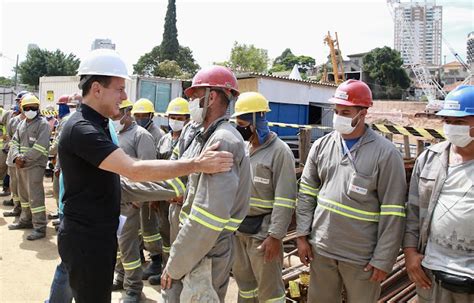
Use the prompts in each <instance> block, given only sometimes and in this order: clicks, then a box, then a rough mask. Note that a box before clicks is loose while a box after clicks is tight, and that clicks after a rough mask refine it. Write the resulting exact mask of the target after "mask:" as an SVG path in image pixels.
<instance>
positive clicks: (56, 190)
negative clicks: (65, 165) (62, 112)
mask: <svg viewBox="0 0 474 303" xmlns="http://www.w3.org/2000/svg"><path fill="white" fill-rule="evenodd" d="M71 115H72V113H70V114H67V115H66V116H64V117H62V118H61V120H60V121H59V123H58V126H56V130H55V132H54V137H53V140H52V142H51V146H50V147H49V155H50V156H52V157H56V164H55V165H54V172H56V171H58V170H60V161H59V155H58V147H59V138H60V136H61V131H62V129H63V127H64V124H66V121H67V120H68V119H69V117H70V116H71ZM53 197H54V199H56V204H58V202H59V177H57V176H56V174H53Z"/></svg>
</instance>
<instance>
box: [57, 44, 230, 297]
mask: <svg viewBox="0 0 474 303" xmlns="http://www.w3.org/2000/svg"><path fill="white" fill-rule="evenodd" d="M78 75H79V76H80V81H79V88H80V89H82V95H83V102H82V104H81V106H80V109H79V110H78V111H77V112H76V113H75V114H74V115H72V116H71V117H70V118H69V120H68V121H67V122H66V124H65V125H64V128H63V130H62V133H61V137H60V139H59V149H58V153H59V155H60V157H61V172H62V176H63V179H64V196H63V199H62V202H64V218H63V220H62V221H61V225H60V228H59V232H58V250H59V255H60V256H61V259H62V262H64V264H65V266H66V268H67V272H68V277H69V285H70V286H71V289H72V294H73V296H74V300H75V302H78V303H82V302H110V300H111V288H112V283H113V275H114V268H115V262H116V256H117V228H118V226H119V216H120V200H121V199H120V195H121V192H120V178H119V175H122V176H125V177H127V178H129V179H131V180H132V181H150V180H154V181H157V180H167V179H171V178H175V177H177V176H181V175H189V174H192V173H198V172H205V173H219V172H223V171H228V170H230V169H231V167H232V163H233V158H232V155H231V154H230V153H228V152H221V151H215V149H216V148H218V147H219V144H215V145H213V146H211V147H209V148H208V149H206V150H204V151H203V152H202V153H201V154H200V155H199V156H198V157H195V158H193V159H191V160H178V161H165V160H160V161H158V160H147V161H141V160H134V159H132V158H131V157H129V156H128V155H127V154H125V152H124V151H123V150H122V149H121V148H119V147H118V146H117V145H116V144H115V143H114V142H113V141H115V137H116V134H114V132H115V130H113V126H112V127H109V119H108V118H107V117H114V116H116V115H118V114H119V112H120V110H119V106H120V104H121V103H122V101H123V100H125V99H127V94H126V93H125V80H126V79H128V72H127V68H126V64H125V62H124V61H123V59H122V58H121V57H120V56H119V55H118V54H117V53H116V52H115V51H113V50H109V49H98V50H94V51H92V52H91V53H90V54H89V55H88V56H87V57H86V58H85V59H84V60H82V61H81V64H80V66H79V71H78Z"/></svg>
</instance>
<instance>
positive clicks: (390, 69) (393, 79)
mask: <svg viewBox="0 0 474 303" xmlns="http://www.w3.org/2000/svg"><path fill="white" fill-rule="evenodd" d="M363 62H364V65H363V69H364V71H366V72H368V73H369V77H370V79H372V80H373V81H374V82H375V83H376V84H378V85H382V86H388V87H392V88H396V87H398V88H402V89H406V88H408V87H409V86H410V78H409V77H408V75H407V73H406V71H405V70H404V69H403V68H402V64H403V60H402V58H401V56H400V53H399V52H398V51H396V50H394V49H391V48H390V47H388V46H385V47H383V48H375V49H373V50H371V51H370V52H369V53H367V54H366V55H365V56H364V57H363Z"/></svg>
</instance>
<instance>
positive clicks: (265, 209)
mask: <svg viewBox="0 0 474 303" xmlns="http://www.w3.org/2000/svg"><path fill="white" fill-rule="evenodd" d="M271 134H272V136H273V137H271V138H270V139H269V140H267V142H265V143H264V144H263V145H261V146H259V147H257V148H256V149H255V150H251V151H250V167H251V178H252V185H251V189H250V193H251V195H250V210H249V213H248V216H249V217H252V218H259V219H261V220H262V225H261V227H260V230H259V231H258V232H257V233H256V234H246V233H242V232H239V231H238V232H237V237H236V247H235V250H236V257H235V262H234V266H233V267H232V273H233V274H234V277H235V280H236V282H237V285H238V286H239V296H238V302H255V301H257V300H258V301H259V302H267V301H271V302H285V285H284V284H283V280H282V272H281V269H282V268H283V245H282V246H281V247H280V256H279V257H278V259H277V260H273V261H272V262H264V251H262V250H258V249H257V247H259V246H260V245H261V244H262V243H263V240H265V239H266V238H267V237H268V236H271V237H273V238H276V239H279V240H281V239H282V238H283V237H284V236H285V235H286V233H287V230H288V225H289V224H290V222H291V218H292V215H293V211H294V208H295V205H296V193H297V186H296V173H295V158H294V157H293V153H292V152H291V150H290V148H289V147H288V145H287V144H286V143H285V142H283V141H282V140H280V139H279V138H278V137H277V135H276V134H275V133H271ZM257 216H259V217H257ZM257 298H258V299H257Z"/></svg>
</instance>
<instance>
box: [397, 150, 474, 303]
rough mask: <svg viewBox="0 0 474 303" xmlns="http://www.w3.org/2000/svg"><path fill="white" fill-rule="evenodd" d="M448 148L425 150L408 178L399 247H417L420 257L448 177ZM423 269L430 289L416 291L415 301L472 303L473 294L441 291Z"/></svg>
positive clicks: (431, 276) (438, 285)
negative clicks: (402, 233)
mask: <svg viewBox="0 0 474 303" xmlns="http://www.w3.org/2000/svg"><path fill="white" fill-rule="evenodd" d="M450 147H451V144H450V143H449V142H448V141H446V142H442V143H439V144H436V145H433V146H430V147H428V149H427V150H425V151H424V152H423V153H422V154H421V155H420V156H419V157H418V158H417V160H416V163H415V167H414V169H413V173H412V176H411V181H410V191H409V195H408V205H407V221H406V228H405V236H404V239H403V247H404V248H417V250H418V252H419V253H421V254H423V255H424V254H425V253H426V248H427V244H428V240H429V238H430V235H431V229H432V224H433V221H432V220H433V216H434V213H435V209H436V207H437V206H438V205H439V203H440V201H439V200H440V199H439V198H440V196H441V193H442V189H443V186H444V184H445V182H446V180H447V178H448V163H449V150H450ZM471 165H472V164H471ZM465 181H467V182H469V181H468V180H467V179H466V180H465ZM470 182H471V189H470V190H471V191H472V186H473V184H474V179H472V176H471V180H470ZM471 194H472V193H471ZM466 222H472V218H468V217H467V218H466ZM459 223H460V222H458V224H459ZM471 235H472V233H471ZM471 243H472V240H471ZM465 245H468V243H465ZM458 252H462V250H458ZM466 255H467V256H469V252H467V251H466ZM471 256H472V252H471ZM447 259H448V258H447ZM424 270H425V272H426V274H427V276H428V278H430V279H431V281H432V284H431V285H432V286H431V288H430V289H422V288H421V287H417V288H416V291H417V294H418V300H419V302H422V303H428V302H433V303H445V302H446V303H451V302H460V303H464V302H465V303H467V302H474V295H473V294H467V293H454V292H452V291H450V290H448V289H445V288H443V287H442V286H441V285H440V283H438V282H436V281H435V278H434V276H433V274H432V272H431V270H429V269H427V268H424Z"/></svg>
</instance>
